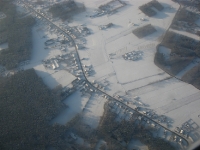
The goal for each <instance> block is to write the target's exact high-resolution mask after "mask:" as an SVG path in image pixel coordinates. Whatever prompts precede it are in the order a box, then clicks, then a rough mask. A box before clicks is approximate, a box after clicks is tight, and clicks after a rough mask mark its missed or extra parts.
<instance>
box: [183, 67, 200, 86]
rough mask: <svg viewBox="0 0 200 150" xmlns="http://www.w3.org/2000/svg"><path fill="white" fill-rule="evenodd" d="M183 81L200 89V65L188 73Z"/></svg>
mask: <svg viewBox="0 0 200 150" xmlns="http://www.w3.org/2000/svg"><path fill="white" fill-rule="evenodd" d="M182 80H183V81H185V82H187V83H189V84H192V85H194V86H195V87H196V88H198V89H200V65H198V66H195V67H194V68H192V69H191V70H190V71H188V72H187V73H186V74H185V75H184V76H183V77H182Z"/></svg>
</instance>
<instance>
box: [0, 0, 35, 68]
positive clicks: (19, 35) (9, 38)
mask: <svg viewBox="0 0 200 150" xmlns="http://www.w3.org/2000/svg"><path fill="white" fill-rule="evenodd" d="M0 11H1V12H3V13H5V14H6V17H5V18H4V19H1V20H0V44H2V43H8V48H7V49H4V50H2V51H1V52H0V64H1V65H3V66H5V67H6V68H7V69H13V68H16V67H17V66H18V64H19V63H20V62H22V61H25V60H28V59H30V55H31V48H32V41H31V40H32V39H31V36H32V34H31V32H32V26H33V25H34V24H35V20H34V18H33V17H31V16H26V17H22V18H21V17H20V14H19V13H18V12H17V10H16V6H15V5H14V4H12V1H1V2H0Z"/></svg>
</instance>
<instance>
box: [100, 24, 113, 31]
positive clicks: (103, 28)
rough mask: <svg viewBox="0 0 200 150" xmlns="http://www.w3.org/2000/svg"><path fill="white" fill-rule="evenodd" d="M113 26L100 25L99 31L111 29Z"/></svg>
mask: <svg viewBox="0 0 200 150" xmlns="http://www.w3.org/2000/svg"><path fill="white" fill-rule="evenodd" d="M112 26H113V23H109V24H106V25H100V26H99V30H105V29H107V28H110V27H112Z"/></svg>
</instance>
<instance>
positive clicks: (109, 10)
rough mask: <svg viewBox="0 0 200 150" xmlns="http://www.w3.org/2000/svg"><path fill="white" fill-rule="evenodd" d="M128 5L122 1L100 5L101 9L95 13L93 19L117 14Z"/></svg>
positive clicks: (115, 0) (116, 0) (117, 0)
mask: <svg viewBox="0 0 200 150" xmlns="http://www.w3.org/2000/svg"><path fill="white" fill-rule="evenodd" d="M125 5H126V3H125V2H123V1H121V0H112V1H110V2H108V3H106V4H104V5H100V6H99V9H98V10H96V11H95V13H94V14H93V15H91V16H90V17H91V18H95V17H100V16H103V15H106V14H107V15H111V14H114V13H115V12H117V10H118V9H120V8H122V7H124V6H125Z"/></svg>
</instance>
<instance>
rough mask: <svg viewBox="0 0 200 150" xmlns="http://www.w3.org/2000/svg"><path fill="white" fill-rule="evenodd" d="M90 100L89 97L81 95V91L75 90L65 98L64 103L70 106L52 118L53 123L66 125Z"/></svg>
mask: <svg viewBox="0 0 200 150" xmlns="http://www.w3.org/2000/svg"><path fill="white" fill-rule="evenodd" d="M88 100H89V97H85V96H81V92H80V91H76V92H74V93H73V94H72V95H70V96H69V97H67V98H66V99H65V100H64V103H65V104H66V105H67V106H68V108H67V109H66V110H64V111H63V112H62V113H61V114H59V115H58V117H56V118H55V119H54V120H52V123H59V124H62V125H65V124H66V123H67V122H68V121H70V120H71V119H72V118H73V117H75V116H76V115H77V114H79V113H81V112H82V110H83V108H85V105H86V103H87V102H88Z"/></svg>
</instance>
